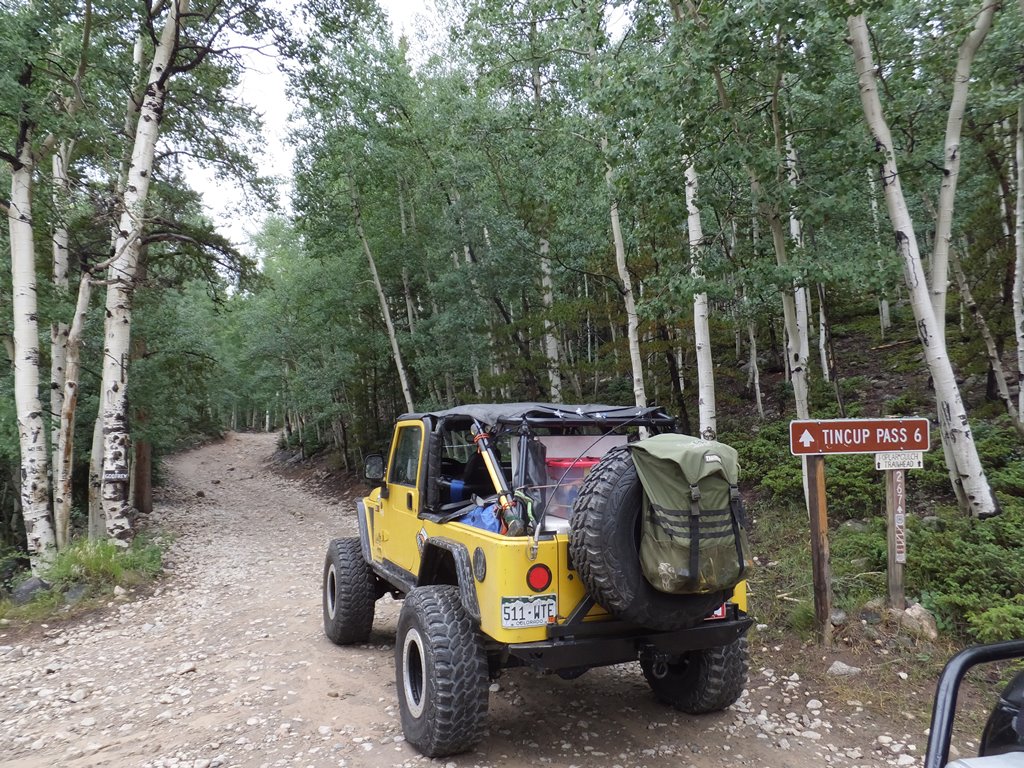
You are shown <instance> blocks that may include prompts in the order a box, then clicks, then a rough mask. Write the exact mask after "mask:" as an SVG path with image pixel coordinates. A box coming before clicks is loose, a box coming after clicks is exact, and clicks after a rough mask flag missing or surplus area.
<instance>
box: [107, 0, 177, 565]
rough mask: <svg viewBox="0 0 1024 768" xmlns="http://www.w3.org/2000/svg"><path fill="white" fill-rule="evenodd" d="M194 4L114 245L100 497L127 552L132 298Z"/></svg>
mask: <svg viewBox="0 0 1024 768" xmlns="http://www.w3.org/2000/svg"><path fill="white" fill-rule="evenodd" d="M188 4H189V0H176V1H175V2H173V3H171V4H170V5H169V8H168V16H167V19H166V21H165V23H164V28H163V30H162V31H161V34H160V38H159V40H158V41H157V43H156V46H155V48H154V51H153V60H152V62H151V64H150V67H149V80H148V84H147V86H146V92H145V96H144V97H143V100H142V105H141V107H140V108H139V118H138V121H137V122H136V126H135V140H134V143H133V146H132V156H131V161H130V163H129V167H128V176H127V182H126V184H125V186H124V195H123V206H124V208H123V211H122V213H121V217H120V220H119V222H118V227H117V232H116V235H115V241H114V258H113V261H112V263H111V264H110V267H109V269H108V273H107V278H108V286H107V298H106V317H105V323H104V344H103V384H102V387H101V392H100V417H101V419H102V421H103V472H102V475H101V477H100V482H101V491H100V496H101V498H102V504H103V515H104V518H105V521H106V530H107V536H108V537H109V538H110V539H112V540H113V541H115V542H118V543H121V544H122V545H124V546H127V543H128V541H129V540H130V539H131V538H132V536H133V534H134V532H133V530H132V522H131V502H130V497H129V494H128V489H129V479H130V471H129V469H130V468H129V461H130V458H131V436H130V433H129V428H128V360H129V344H130V341H131V321H132V297H133V294H134V281H135V273H136V271H137V270H138V266H139V257H140V255H141V251H142V233H143V227H144V225H145V208H146V198H147V197H148V195H149V183H150V179H151V178H152V175H153V173H152V171H153V156H154V153H155V150H156V142H157V138H158V136H159V132H160V120H161V117H162V115H163V110H164V101H165V98H166V94H167V81H168V79H169V77H170V74H169V72H168V69H169V67H170V65H171V61H172V59H173V56H174V52H175V48H176V46H177V42H178V33H179V29H180V26H181V24H182V17H183V15H184V14H185V13H187V11H188Z"/></svg>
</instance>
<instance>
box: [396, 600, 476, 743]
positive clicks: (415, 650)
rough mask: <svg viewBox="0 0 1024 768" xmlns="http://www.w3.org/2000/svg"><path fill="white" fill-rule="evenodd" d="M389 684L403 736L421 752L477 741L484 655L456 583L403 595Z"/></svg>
mask: <svg viewBox="0 0 1024 768" xmlns="http://www.w3.org/2000/svg"><path fill="white" fill-rule="evenodd" d="M395 687H396V688H397V689H398V704H399V710H400V711H401V716H402V731H403V732H404V733H405V739H406V741H408V742H409V743H410V744H411V745H412V746H414V747H416V749H418V750H419V751H420V752H421V753H423V754H424V755H426V756H427V757H443V756H445V755H454V754H458V753H459V752H466V751H468V750H470V749H472V748H473V747H475V746H476V745H477V744H479V743H480V740H481V739H482V738H483V735H484V727H485V725H486V723H487V696H488V677H487V656H486V654H485V652H484V645H483V638H482V637H481V635H480V632H479V631H478V630H477V628H476V627H475V626H474V625H473V621H472V620H471V619H470V618H469V616H468V615H467V614H466V611H465V610H464V609H463V607H462V603H461V601H460V600H459V588H458V587H453V586H450V585H447V584H438V585H434V586H428V587H417V588H416V589H414V590H412V591H411V592H410V593H409V594H408V596H407V597H406V598H405V603H404V605H403V606H402V612H401V614H400V615H399V617H398V634H397V636H396V638H395Z"/></svg>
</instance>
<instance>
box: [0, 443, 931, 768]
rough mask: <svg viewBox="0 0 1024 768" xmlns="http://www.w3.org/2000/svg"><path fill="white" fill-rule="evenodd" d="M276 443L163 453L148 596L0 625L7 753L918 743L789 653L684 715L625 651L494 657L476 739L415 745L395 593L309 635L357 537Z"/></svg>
mask: <svg viewBox="0 0 1024 768" xmlns="http://www.w3.org/2000/svg"><path fill="white" fill-rule="evenodd" d="M275 440H276V436H275V435H267V434H234V435H229V436H228V437H227V438H226V439H225V440H224V441H222V442H218V443H214V444H211V445H207V446H204V447H202V448H198V449H196V450H193V451H190V452H188V453H184V454H181V455H179V456H175V457H172V458H171V459H170V460H169V461H168V462H167V477H166V487H165V488H164V489H162V490H161V491H160V493H159V497H158V499H157V502H156V509H155V510H154V513H153V519H152V522H153V525H154V526H156V527H158V528H160V529H163V530H164V531H166V532H167V533H169V534H171V535H172V536H173V542H172V544H171V547H170V551H169V553H168V556H167V566H168V573H167V576H166V577H165V578H164V580H163V581H162V582H160V583H159V585H158V586H157V587H156V589H155V590H153V591H152V593H151V594H148V595H146V596H144V597H141V598H137V599H135V600H134V601H132V600H127V601H126V598H120V599H119V600H116V601H115V600H112V601H111V602H110V603H109V604H108V606H107V607H106V608H105V609H104V610H103V611H101V612H100V613H99V614H98V615H93V616H92V617H90V618H88V619H86V620H84V621H82V622H80V623H78V624H69V625H67V626H62V627H57V628H54V627H52V626H51V627H50V628H48V629H47V630H46V631H45V632H41V633H39V636H37V637H32V638H30V639H18V640H13V639H11V637H9V635H10V631H9V629H7V628H5V627H0V745H2V747H0V749H2V752H0V755H2V757H0V762H2V763H3V765H4V766H7V767H8V768H12V767H15V766H16V767H18V768H44V767H45V768H49V767H50V766H61V768H86V767H88V768H93V767H94V766H111V767H112V768H126V767H128V766H139V767H140V768H171V767H172V766H173V767H174V768H215V767H216V766H223V767H224V768H229V767H231V768H236V767H237V768H250V767H251V768H279V767H280V768H283V767H284V766H298V767H300V768H309V767H312V768H321V767H324V768H326V767H327V766H330V767H331V768H339V767H342V766H343V767H345V768H361V767H363V766H365V767H366V768H370V767H373V768H377V767H378V766H381V767H385V766H386V767H390V766H400V767H402V768H405V767H411V766H424V767H426V766H435V765H444V766H446V767H447V768H461V767H463V766H464V767H466V768H469V767H470V766H474V767H475V766H480V767H481V768H485V767H487V768H496V767H497V766H510V767H511V768H525V767H526V766H533V765H536V764H543V765H545V766H553V767H554V768H569V766H587V767H588V768H614V767H615V766H621V768H640V767H641V766H643V768H679V767H680V766H683V767H688V766H696V767H697V768H710V767H711V766H715V767H718V766H727V767H728V766H736V767H737V768H738V767H739V766H745V767H751V768H775V766H779V765H786V766H787V768H821V766H824V765H828V766H836V767H837V768H844V767H845V768H869V766H870V767H871V768H875V767H876V766H887V765H897V764H903V763H904V762H905V761H906V759H907V756H908V755H916V754H919V753H917V752H916V751H915V750H916V749H917V747H916V746H915V745H914V744H913V740H912V739H911V738H910V736H909V735H905V734H897V735H895V736H892V737H890V741H889V742H887V743H886V744H882V743H881V742H880V741H876V740H875V736H876V735H877V734H879V733H880V732H881V731H882V730H884V729H882V728H880V726H879V725H878V724H877V723H875V722H873V721H872V720H871V716H870V715H869V714H868V713H867V712H866V711H865V710H864V708H862V707H859V706H858V707H854V706H848V705H846V704H844V703H836V702H833V701H830V697H829V695H828V694H827V693H825V692H824V691H816V690H810V689H809V688H808V686H807V684H806V683H805V682H803V681H802V680H801V679H800V677H799V675H797V674H795V673H794V672H793V671H792V670H783V669H772V668H769V667H768V666H766V665H765V664H763V663H760V664H755V665H754V667H753V668H752V670H751V676H750V684H749V687H748V691H747V692H746V693H745V694H744V696H743V698H742V699H741V700H740V701H739V702H738V703H737V704H736V705H734V706H733V707H732V708H731V709H730V710H728V711H725V712H721V713H718V714H714V715H709V716H704V717H691V716H687V715H684V714H681V713H679V712H676V711H674V710H672V709H667V708H665V707H663V706H661V705H660V704H659V703H658V702H657V701H656V700H655V699H654V697H653V696H652V695H651V692H650V691H649V689H648V688H647V685H646V683H645V682H644V681H643V677H642V675H641V674H640V671H639V666H638V665H637V664H628V665H622V666H619V667H611V668H608V669H601V670H592V671H590V672H588V673H587V674H586V675H584V676H583V677H582V678H580V679H578V680H575V681H566V680H562V679H560V678H558V677H557V676H554V675H539V674H535V673H532V672H528V671H524V670H513V671H510V672H507V673H506V674H505V675H504V676H503V677H502V678H501V682H500V685H498V686H495V687H492V689H491V695H490V712H489V717H488V722H489V728H490V732H489V735H488V737H487V739H486V740H485V742H484V743H483V744H482V745H481V746H480V748H479V749H478V750H477V751H476V752H473V753H470V754H468V755H463V756H457V757H452V758H449V759H447V760H444V761H429V760H426V759H424V758H422V757H420V756H419V755H418V754H417V753H416V752H415V751H414V750H413V749H412V748H411V747H410V746H409V745H408V744H407V743H406V742H405V740H404V738H403V737H402V729H401V725H400V722H399V714H398V706H397V701H396V698H395V687H394V661H393V653H394V651H393V644H394V635H395V624H396V619H397V615H398V609H399V604H398V603H396V602H395V601H393V600H392V599H391V598H390V597H385V598H383V599H382V600H381V601H379V602H378V604H377V616H376V622H375V625H374V632H373V634H372V635H371V637H370V641H369V642H368V643H367V644H365V645H361V646H355V647H350V648H338V647H335V646H333V645H331V643H330V642H328V641H327V640H326V638H325V637H324V635H323V631H322V624H321V622H322V617H321V605H320V580H321V570H322V567H323V557H324V553H325V551H326V546H327V543H328V541H329V540H330V539H331V538H332V537H335V536H339V535H344V536H351V535H355V534H356V526H355V518H354V512H355V496H356V493H355V491H353V492H351V493H349V494H347V495H346V496H345V497H343V498H339V499H336V500H326V499H325V498H323V497H319V496H314V495H312V494H310V493H308V492H307V491H306V490H304V488H303V487H302V486H301V485H300V484H299V483H297V482H295V481H292V480H287V479H284V478H283V477H281V476H279V475H278V474H275V472H274V471H273V470H272V469H271V468H270V467H269V466H268V465H267V464H266V462H267V460H268V458H269V457H270V456H271V455H272V454H273V451H274V444H275ZM128 597H130V596H128ZM755 650H756V649H755ZM758 653H760V655H761V656H762V657H767V658H770V657H771V652H770V651H769V650H768V649H767V648H762V649H760V651H758ZM811 700H815V701H813V703H814V704H815V705H816V706H815V707H814V708H811V709H809V708H808V706H807V705H808V704H809V703H812V701H811ZM894 743H895V744H899V745H900V748H899V749H896V750H894V748H893V744H894ZM900 761H903V762H900Z"/></svg>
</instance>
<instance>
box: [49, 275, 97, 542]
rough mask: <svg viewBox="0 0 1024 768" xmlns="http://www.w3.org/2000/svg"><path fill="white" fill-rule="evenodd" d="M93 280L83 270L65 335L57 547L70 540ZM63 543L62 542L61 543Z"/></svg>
mask: <svg viewBox="0 0 1024 768" xmlns="http://www.w3.org/2000/svg"><path fill="white" fill-rule="evenodd" d="M91 297H92V280H91V279H90V278H89V275H88V274H85V273H83V274H82V279H81V282H79V284H78V302H77V304H76V306H75V315H74V317H73V318H72V320H71V328H70V329H69V332H68V337H67V349H66V352H67V367H66V369H65V375H64V392H63V396H62V397H61V411H60V419H59V425H60V427H59V429H58V431H57V451H56V453H57V461H56V462H55V463H54V465H53V522H54V528H55V529H56V534H57V547H58V548H60V547H62V546H64V545H65V544H66V543H67V542H68V540H69V533H70V523H71V502H72V486H71V475H72V468H73V462H74V456H75V447H74V442H75V415H76V413H77V409H78V379H79V375H80V371H81V358H82V333H83V332H84V330H85V321H86V317H87V316H88V314H89V300H90V298H91ZM62 542H63V543H62Z"/></svg>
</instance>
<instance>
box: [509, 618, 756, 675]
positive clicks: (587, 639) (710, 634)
mask: <svg viewBox="0 0 1024 768" xmlns="http://www.w3.org/2000/svg"><path fill="white" fill-rule="evenodd" d="M730 608H731V609H732V610H730V611H729V615H728V618H726V619H719V620H716V621H705V622H703V623H701V624H698V625H697V626H696V627H691V628H689V629H679V630H673V631H669V632H658V631H652V630H650V629H645V628H642V627H637V626H635V625H632V624H626V623H625V622H621V621H601V622H586V623H583V624H576V625H570V626H567V625H556V626H553V627H551V628H550V630H549V638H548V639H547V640H541V641H538V642H533V643H512V644H510V645H508V646H507V653H508V658H507V660H506V661H505V662H504V663H503V664H502V665H501V666H503V667H518V666H529V667H533V668H535V669H539V670H548V671H552V672H557V671H559V670H568V669H580V668H584V669H586V668H590V667H603V666H608V665H609V664H624V663H627V662H630V661H636V660H637V659H638V658H640V657H641V656H645V655H646V656H662V655H667V656H678V655H679V654H681V653H685V652H686V651H696V650H701V649H704V648H717V647H719V646H723V645H728V644H729V643H732V642H734V641H735V640H737V639H738V638H740V637H742V636H743V634H744V633H745V632H746V631H747V629H748V628H749V627H750V625H751V624H753V619H750V618H748V617H747V615H746V614H745V613H743V612H742V611H740V610H737V609H736V608H735V607H734V606H730ZM566 630H571V634H570V633H569V632H568V631H566Z"/></svg>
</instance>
